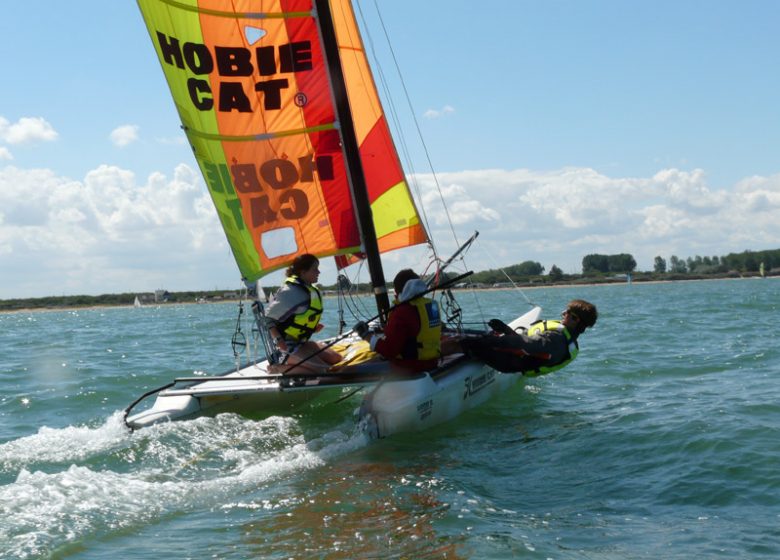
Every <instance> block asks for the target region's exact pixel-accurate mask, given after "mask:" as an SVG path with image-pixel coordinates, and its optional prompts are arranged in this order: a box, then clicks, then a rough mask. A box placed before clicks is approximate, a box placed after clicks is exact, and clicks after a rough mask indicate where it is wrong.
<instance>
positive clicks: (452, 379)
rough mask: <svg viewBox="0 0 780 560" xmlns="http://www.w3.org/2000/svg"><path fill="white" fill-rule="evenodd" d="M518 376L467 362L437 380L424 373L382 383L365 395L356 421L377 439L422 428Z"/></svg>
mask: <svg viewBox="0 0 780 560" xmlns="http://www.w3.org/2000/svg"><path fill="white" fill-rule="evenodd" d="M520 377H521V376H519V375H513V374H503V373H499V372H497V371H495V370H493V369H490V368H488V367H485V366H484V365H483V364H480V363H478V362H472V361H469V362H465V363H460V364H458V365H457V366H455V367H454V368H453V369H452V370H451V371H450V372H447V373H445V374H444V375H442V376H441V377H439V378H438V379H434V378H433V377H431V376H430V375H426V376H425V377H424V378H422V379H415V380H410V381H396V382H393V383H384V384H382V385H379V386H378V387H376V388H375V389H374V390H373V391H372V392H371V393H369V394H368V395H366V397H365V399H364V401H363V404H362V405H361V407H360V412H359V420H360V422H361V424H362V425H363V426H364V429H366V431H367V432H368V433H369V435H371V436H372V437H377V438H383V437H387V436H391V435H393V434H397V433H401V432H414V431H420V430H425V429H427V428H430V427H431V426H435V425H436V424H441V423H443V422H446V421H448V420H452V419H453V418H455V417H457V416H459V415H460V414H462V413H463V412H465V411H466V410H469V409H471V408H474V407H476V406H479V405H481V404H483V403H484V402H486V401H488V400H490V399H492V398H494V397H496V396H497V395H499V394H501V393H503V392H505V391H506V390H507V389H509V388H510V387H511V386H513V385H515V384H516V383H517V382H518V380H519V379H520Z"/></svg>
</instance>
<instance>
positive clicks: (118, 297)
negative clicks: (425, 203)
mask: <svg viewBox="0 0 780 560" xmlns="http://www.w3.org/2000/svg"><path fill="white" fill-rule="evenodd" d="M636 266H637V263H636V260H635V259H634V257H633V256H632V255H630V254H628V253H620V254H616V255H602V254H595V253H594V254H590V255H586V256H585V257H583V259H582V273H581V274H564V273H563V271H562V270H561V269H560V268H559V267H558V266H556V265H552V266H551V267H550V270H549V271H548V272H547V273H546V274H545V267H543V266H542V265H541V264H540V263H538V262H535V261H525V262H522V263H519V264H514V265H511V266H508V267H506V268H502V269H498V270H484V271H481V272H476V273H474V274H473V275H472V276H471V277H469V279H468V280H467V281H466V284H468V285H470V286H476V287H496V286H511V285H512V284H515V285H519V286H528V285H533V286H543V285H555V284H559V283H571V284H584V283H610V282H625V281H626V279H627V277H629V276H630V277H631V279H632V280H633V281H636V282H643V281H656V280H695V279H703V278H739V277H741V276H745V275H752V276H755V275H759V274H761V275H766V276H774V275H778V274H780V249H772V250H766V251H744V252H742V253H729V254H728V255H725V256H710V257H702V256H699V255H696V256H694V257H688V258H686V259H682V258H679V257H677V256H675V255H672V256H671V257H670V258H669V260H668V261H667V260H666V259H664V258H663V257H661V256H657V257H655V260H654V263H653V270H652V271H637V270H636ZM454 276H455V275H454V274H452V275H450V277H454ZM367 287H368V286H367V285H366V286H357V289H358V290H360V289H363V288H367ZM321 288H322V289H323V290H335V289H336V286H335V285H333V286H321ZM271 291H273V290H271ZM137 295H138V294H136V293H121V294H102V295H97V296H90V295H76V296H48V297H42V298H20V299H5V300H3V299H0V311H14V310H19V309H56V308H62V307H90V306H116V305H133V303H134V302H135V300H136V296H137ZM239 297H240V294H239V292H230V291H226V290H204V291H186V292H166V298H165V300H164V303H192V302H196V301H217V300H225V299H228V300H229V299H238V298H239ZM160 303H163V302H160Z"/></svg>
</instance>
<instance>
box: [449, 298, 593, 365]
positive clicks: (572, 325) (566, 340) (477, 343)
mask: <svg viewBox="0 0 780 560" xmlns="http://www.w3.org/2000/svg"><path fill="white" fill-rule="evenodd" d="M597 319H598V310H597V309H596V306H595V305H593V304H592V303H589V302H587V301H585V300H582V299H575V300H572V301H570V302H569V303H568V305H567V306H566V309H565V310H564V311H563V312H562V313H561V320H560V321H555V320H544V321H537V322H536V323H533V324H532V325H531V326H530V327H529V328H528V331H527V332H516V331H514V330H512V329H511V328H510V327H509V326H508V325H506V324H505V323H503V322H502V321H500V320H498V319H491V320H490V321H489V322H488V326H490V328H491V329H493V333H491V334H489V335H486V336H482V337H478V338H466V339H462V340H460V347H461V348H462V350H463V351H464V352H465V353H466V354H467V355H469V356H472V357H474V358H476V359H478V360H480V361H482V362H484V363H485V364H487V365H488V366H490V367H492V368H493V369H496V370H498V371H500V372H503V373H522V374H523V375H526V376H529V377H536V376H539V375H545V374H548V373H552V372H553V371H557V370H559V369H561V368H563V367H565V366H567V365H568V364H569V363H571V361H572V360H574V359H575V358H576V357H577V354H578V353H579V344H578V342H577V339H578V338H579V336H580V335H581V334H582V333H583V332H585V329H588V328H590V327H592V326H593V325H595V324H596V320H597Z"/></svg>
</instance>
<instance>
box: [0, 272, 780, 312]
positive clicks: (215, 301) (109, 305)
mask: <svg viewBox="0 0 780 560" xmlns="http://www.w3.org/2000/svg"><path fill="white" fill-rule="evenodd" d="M761 278H762V277H761V276H726V275H724V276H717V277H713V278H707V277H698V278H675V279H669V280H659V279H654V280H650V279H648V280H641V279H633V280H632V281H631V284H669V283H674V282H696V281H715V280H760V279H761ZM772 278H778V277H777V276H766V277H765V278H764V279H772ZM615 284H628V282H627V280H625V279H604V280H601V281H596V282H592V281H591V282H588V281H582V282H556V283H551V284H536V283H522V284H517V285H516V286H502V287H494V286H487V287H474V288H453V291H456V292H459V291H466V290H473V291H478V292H479V291H491V292H494V291H507V290H539V289H549V288H553V289H559V288H577V287H587V288H593V287H599V286H613V285H615ZM363 295H365V296H370V295H371V294H369V293H365V294H363ZM66 297H67V296H66ZM74 297H75V296H74ZM323 297H324V298H327V299H329V298H333V297H336V296H335V295H334V294H323ZM30 299H34V298H30ZM6 301H13V300H6ZM239 301H241V298H223V299H212V300H207V301H170V302H160V303H149V304H144V305H142V306H141V308H143V307H147V308H151V307H166V306H173V305H205V304H227V303H232V304H236V303H238V302H239ZM0 303H2V300H0ZM122 308H133V309H135V308H136V307H135V306H134V305H133V304H126V303H121V304H113V303H106V304H91V305H79V304H74V305H67V304H65V305H59V306H40V307H20V308H18V309H0V315H6V314H11V313H38V312H53V311H85V310H98V309H122ZM138 309H140V308H138Z"/></svg>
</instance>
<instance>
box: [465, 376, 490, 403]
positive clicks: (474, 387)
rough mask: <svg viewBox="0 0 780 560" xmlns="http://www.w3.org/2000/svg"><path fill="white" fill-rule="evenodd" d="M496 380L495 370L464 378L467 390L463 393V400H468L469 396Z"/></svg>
mask: <svg viewBox="0 0 780 560" xmlns="http://www.w3.org/2000/svg"><path fill="white" fill-rule="evenodd" d="M495 380H496V372H495V371H493V370H488V371H486V372H485V373H483V374H482V375H479V376H477V377H467V378H466V379H465V380H464V384H465V391H464V393H463V400H466V399H467V398H469V397H471V396H473V395H475V394H476V393H478V392H480V391H481V390H482V389H484V388H485V387H487V386H488V385H490V384H491V383H493V382H494V381H495Z"/></svg>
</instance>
